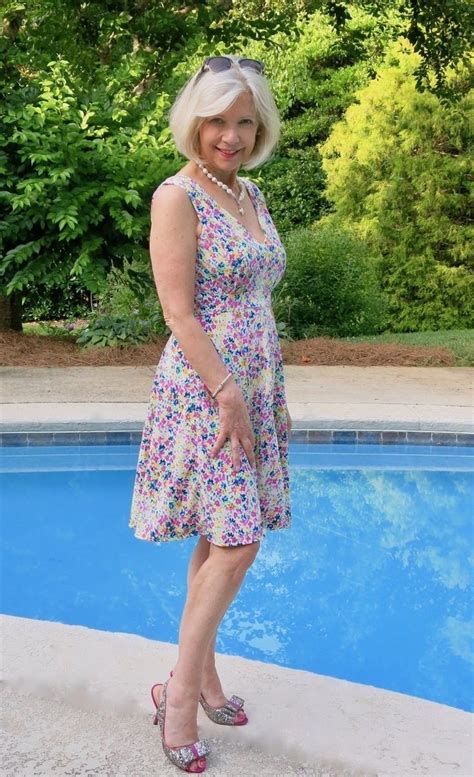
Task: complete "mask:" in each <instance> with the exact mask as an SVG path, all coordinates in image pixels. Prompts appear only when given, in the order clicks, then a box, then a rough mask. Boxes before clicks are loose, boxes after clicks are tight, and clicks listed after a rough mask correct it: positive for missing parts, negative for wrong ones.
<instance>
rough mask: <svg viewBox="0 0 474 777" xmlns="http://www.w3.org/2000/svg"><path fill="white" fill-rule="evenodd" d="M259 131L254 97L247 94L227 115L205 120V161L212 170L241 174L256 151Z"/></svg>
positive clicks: (201, 145)
mask: <svg viewBox="0 0 474 777" xmlns="http://www.w3.org/2000/svg"><path fill="white" fill-rule="evenodd" d="M257 129H258V122H257V118H256V113H255V105H254V101H253V97H252V95H251V94H250V93H248V92H243V93H242V94H241V95H240V96H239V97H238V98H237V100H236V101H235V102H234V104H233V105H231V107H230V108H228V109H227V110H226V111H224V112H223V113H219V114H216V115H215V116H209V117H207V118H206V119H204V121H203V123H202V125H201V127H200V129H199V148H200V151H201V159H203V161H204V163H205V165H206V166H208V167H210V168H211V169H212V170H217V171H218V170H222V172H231V171H232V170H238V168H239V167H240V165H241V164H243V163H245V162H246V161H247V159H249V157H250V155H251V153H252V151H253V148H254V146H255V139H256V134H257ZM225 152H228V153H225Z"/></svg>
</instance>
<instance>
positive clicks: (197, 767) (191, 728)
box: [153, 677, 206, 772]
mask: <svg viewBox="0 0 474 777" xmlns="http://www.w3.org/2000/svg"><path fill="white" fill-rule="evenodd" d="M162 687H163V686H158V687H156V688H154V689H153V698H154V700H155V703H156V704H157V705H158V704H159V703H160V693H161V689H162ZM197 708H198V700H197V699H193V698H192V697H191V696H190V695H189V693H188V692H187V690H186V688H180V687H179V684H178V683H177V682H176V678H174V677H170V678H169V680H168V685H167V692H166V718H165V732H164V736H165V743H166V744H167V745H168V747H182V746H183V745H187V744H189V743H191V742H196V741H197V740H198V738H199V735H198V729H197ZM205 766H206V759H205V758H198V759H196V760H195V761H193V762H192V763H191V765H190V767H189V768H190V770H191V771H192V772H197V771H201V770H202V768H203V767H205Z"/></svg>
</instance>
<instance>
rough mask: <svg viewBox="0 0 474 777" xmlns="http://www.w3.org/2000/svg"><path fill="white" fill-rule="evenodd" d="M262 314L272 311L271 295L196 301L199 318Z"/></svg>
mask: <svg viewBox="0 0 474 777" xmlns="http://www.w3.org/2000/svg"><path fill="white" fill-rule="evenodd" d="M252 310H254V311H256V312H257V311H258V312H261V311H262V310H264V311H268V310H270V311H271V310H272V298H271V294H254V295H252V296H250V295H248V294H246V295H242V297H228V298H226V299H222V300H219V299H217V300H216V298H215V297H213V298H212V300H206V299H205V298H204V299H203V298H196V300H195V314H196V316H197V317H198V318H199V317H200V316H205V317H206V318H208V317H211V318H214V317H215V316H222V315H226V314H229V313H235V314H237V315H242V314H243V315H246V316H247V315H249V313H250V314H251V311H252Z"/></svg>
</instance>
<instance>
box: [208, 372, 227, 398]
mask: <svg viewBox="0 0 474 777" xmlns="http://www.w3.org/2000/svg"><path fill="white" fill-rule="evenodd" d="M231 377H232V373H231V372H229V374H228V375H226V377H225V378H224V380H223V381H221V383H219V385H218V387H217V388H216V390H215V391H214V392H213V393H212V392H211V397H212V398H213V399H215V398H216V396H217V394H218V393H219V391H220V390H221V388H223V386H224V385H225V384H226V383H227V381H228V380H229V378H231Z"/></svg>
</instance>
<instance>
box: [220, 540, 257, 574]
mask: <svg viewBox="0 0 474 777" xmlns="http://www.w3.org/2000/svg"><path fill="white" fill-rule="evenodd" d="M259 548H260V542H252V543H251V544H249V545H234V546H232V547H222V546H219V545H212V546H211V554H213V555H214V557H215V558H216V559H217V560H218V561H219V562H221V563H223V564H225V566H226V567H227V568H228V569H229V570H230V571H231V572H233V573H235V572H246V571H247V569H248V568H249V567H250V566H251V565H252V564H253V562H254V561H255V558H256V556H257V553H258V551H259Z"/></svg>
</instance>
